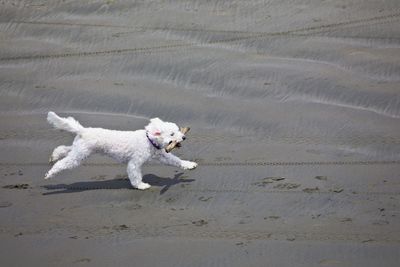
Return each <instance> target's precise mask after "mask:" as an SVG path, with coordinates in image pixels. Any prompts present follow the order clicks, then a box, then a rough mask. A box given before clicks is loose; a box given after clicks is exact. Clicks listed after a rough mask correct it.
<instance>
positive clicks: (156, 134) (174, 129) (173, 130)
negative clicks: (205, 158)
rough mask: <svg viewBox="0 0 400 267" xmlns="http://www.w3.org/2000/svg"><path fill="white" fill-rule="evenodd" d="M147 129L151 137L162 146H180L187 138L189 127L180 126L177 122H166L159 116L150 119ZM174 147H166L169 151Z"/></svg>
mask: <svg viewBox="0 0 400 267" xmlns="http://www.w3.org/2000/svg"><path fill="white" fill-rule="evenodd" d="M145 129H146V132H147V135H148V136H149V138H150V139H151V140H152V141H154V142H155V143H156V144H157V145H159V146H160V148H167V147H168V146H171V145H173V147H175V146H177V147H180V144H181V142H182V141H183V140H185V139H186V136H185V133H186V132H187V131H189V128H187V127H185V128H179V127H178V125H176V124H175V123H172V122H165V121H162V120H161V119H159V118H153V119H150V123H149V124H148V125H147V126H146V127H145ZM174 144H175V145H174ZM173 147H172V148H168V149H166V150H167V152H169V151H171V150H172V149H173Z"/></svg>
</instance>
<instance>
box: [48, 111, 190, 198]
mask: <svg viewBox="0 0 400 267" xmlns="http://www.w3.org/2000/svg"><path fill="white" fill-rule="evenodd" d="M47 121H48V122H49V123H50V124H51V125H53V126H54V127H55V128H57V129H61V130H64V131H68V132H71V133H74V134H76V137H75V139H74V141H73V143H72V145H71V146H58V147H57V148H55V149H54V151H53V153H52V155H51V157H50V160H49V161H50V163H55V164H54V165H53V167H52V168H51V169H50V170H49V171H48V172H47V173H46V176H45V177H44V178H45V179H49V178H51V177H53V176H54V175H56V174H57V173H59V172H61V171H63V170H66V169H72V168H74V167H77V166H79V165H80V164H81V162H82V161H83V160H84V159H85V158H87V157H88V156H89V155H90V154H92V153H103V154H107V155H109V156H111V157H112V158H114V159H116V160H117V161H119V162H121V163H127V165H128V166H127V172H128V177H129V180H130V182H131V185H132V186H133V187H134V188H137V189H140V190H145V189H147V188H150V185H149V184H147V183H144V182H142V173H141V166H142V165H143V163H145V162H147V161H149V160H156V161H159V162H161V163H164V164H167V165H171V166H176V167H180V168H182V169H184V170H191V169H194V168H196V167H197V163H196V162H192V161H187V160H181V159H180V158H178V157H177V156H175V155H173V154H171V153H169V151H170V150H172V148H173V147H172V148H171V145H173V146H174V145H176V146H178V147H179V146H180V143H181V142H182V141H183V140H185V139H186V137H185V133H186V132H187V131H188V130H189V128H179V127H178V126H177V125H176V124H175V123H171V122H164V121H162V120H161V119H159V118H153V119H150V123H149V124H148V125H147V126H146V127H145V129H141V130H136V131H116V130H108V129H103V128H89V127H88V128H86V127H83V126H82V125H81V124H80V123H79V122H78V121H77V120H75V119H74V118H72V117H68V118H61V117H59V116H57V114H56V113H54V112H52V111H50V112H49V113H48V115H47Z"/></svg>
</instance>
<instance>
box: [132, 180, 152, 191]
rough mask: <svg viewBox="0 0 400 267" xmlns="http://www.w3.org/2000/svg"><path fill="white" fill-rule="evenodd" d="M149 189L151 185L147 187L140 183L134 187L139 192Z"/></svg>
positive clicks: (146, 184)
mask: <svg viewBox="0 0 400 267" xmlns="http://www.w3.org/2000/svg"><path fill="white" fill-rule="evenodd" d="M150 187H151V185H149V184H148V183H142V182H141V183H140V184H138V186H136V188H137V189H139V190H146V189H148V188H150Z"/></svg>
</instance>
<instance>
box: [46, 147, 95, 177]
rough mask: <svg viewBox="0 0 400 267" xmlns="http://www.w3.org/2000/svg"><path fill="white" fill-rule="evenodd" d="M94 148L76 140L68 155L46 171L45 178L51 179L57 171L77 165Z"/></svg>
mask: <svg viewBox="0 0 400 267" xmlns="http://www.w3.org/2000/svg"><path fill="white" fill-rule="evenodd" d="M91 152H92V150H91V149H90V148H88V147H87V146H86V145H85V144H83V143H81V142H74V144H73V146H72V148H71V151H70V152H69V153H68V155H67V156H66V157H65V158H63V159H61V160H59V161H57V162H56V164H54V165H53V167H52V168H51V169H50V170H49V171H48V172H47V173H46V176H45V177H44V179H49V178H51V177H53V176H54V175H56V174H57V173H59V172H61V171H63V170H66V169H72V168H74V167H77V166H79V165H80V164H81V162H82V161H83V160H84V159H85V158H87V157H88V156H89V155H90V154H91Z"/></svg>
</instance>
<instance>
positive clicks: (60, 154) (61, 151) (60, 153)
mask: <svg viewBox="0 0 400 267" xmlns="http://www.w3.org/2000/svg"><path fill="white" fill-rule="evenodd" d="M71 149H72V146H58V147H56V148H55V149H54V151H53V153H52V154H51V156H50V158H49V163H50V164H52V163H55V162H56V161H57V160H59V159H62V158H64V157H65V156H67V154H68V153H69V152H70V151H71Z"/></svg>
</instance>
